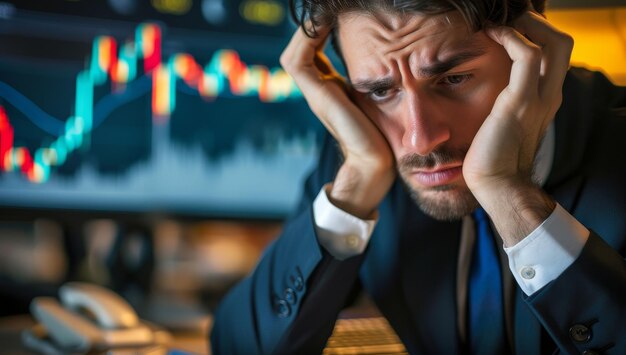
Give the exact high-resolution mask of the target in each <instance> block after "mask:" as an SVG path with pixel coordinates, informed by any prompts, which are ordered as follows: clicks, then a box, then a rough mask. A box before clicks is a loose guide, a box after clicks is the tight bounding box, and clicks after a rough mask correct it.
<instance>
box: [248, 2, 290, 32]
mask: <svg viewBox="0 0 626 355" xmlns="http://www.w3.org/2000/svg"><path fill="white" fill-rule="evenodd" d="M239 13H240V14H241V16H242V17H243V18H245V19H246V20H247V21H249V22H251V23H258V24H262V25H267V26H276V25H278V24H280V23H281V22H282V21H283V18H284V16H285V10H284V9H283V6H282V5H281V4H280V3H278V2H276V1H270V0H250V1H246V2H243V3H242V4H241V5H240V6H239Z"/></svg>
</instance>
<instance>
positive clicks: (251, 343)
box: [211, 0, 626, 354]
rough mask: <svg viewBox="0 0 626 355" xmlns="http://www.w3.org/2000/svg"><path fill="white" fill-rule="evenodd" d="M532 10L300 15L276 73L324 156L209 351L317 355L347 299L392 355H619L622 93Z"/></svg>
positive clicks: (624, 278)
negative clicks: (305, 114) (380, 322)
mask: <svg viewBox="0 0 626 355" xmlns="http://www.w3.org/2000/svg"><path fill="white" fill-rule="evenodd" d="M292 6H293V4H292ZM543 7H544V4H543V2H542V1H535V3H534V4H532V5H531V4H527V3H526V2H524V1H519V0H510V1H506V0H502V1H498V0H482V1H481V0H474V1H470V0H450V1H438V0H414V1H401V2H400V1H371V2H370V1H358V0H354V1H350V0H341V1H340V0H325V1H303V3H302V9H303V13H302V15H301V17H300V20H301V24H302V26H301V27H302V28H300V29H299V30H298V32H297V33H296V34H295V35H294V37H293V39H292V41H291V42H290V44H289V45H288V47H287V48H286V49H285V52H284V53H283V55H282V57H281V63H282V65H283V66H284V67H285V69H286V70H287V71H288V72H289V73H290V74H291V75H292V76H293V77H294V79H295V80H296V82H297V84H298V86H299V87H300V89H301V90H302V92H303V94H304V97H305V98H306V100H307V102H308V104H309V106H310V107H311V109H312V110H313V112H314V113H315V114H316V115H317V117H318V118H319V119H320V120H321V122H322V123H323V124H324V125H325V127H326V128H327V129H328V131H329V132H330V134H331V135H332V137H333V138H334V140H335V141H336V143H334V142H332V139H329V142H327V144H326V145H325V147H324V149H323V151H322V154H321V157H320V162H319V166H318V168H317V169H316V171H315V172H314V173H313V174H312V176H311V177H310V178H309V180H308V181H307V184H306V186H305V193H304V198H303V199H302V202H301V204H300V206H299V209H298V211H297V213H295V214H294V216H293V217H292V218H291V219H290V220H289V221H288V223H287V224H286V225H285V227H284V231H283V233H282V235H281V236H280V238H278V240H277V241H276V242H275V243H273V244H272V245H271V246H270V247H269V248H268V250H267V251H266V253H265V254H264V256H263V258H262V260H261V261H260V262H259V264H258V266H257V268H256V270H255V271H254V273H253V274H252V275H251V276H249V277H248V278H246V279H245V280H244V281H242V282H241V283H240V284H239V285H238V286H236V287H235V288H234V289H233V290H232V291H231V292H230V294H229V295H228V296H227V297H226V298H225V299H224V301H223V302H222V305H221V306H220V308H219V309H218V311H217V313H216V322H215V326H214V330H213V333H212V336H211V342H212V347H213V350H214V352H215V353H219V354H222V353H223V354H232V353H238V354H252V353H294V354H301V353H319V352H321V350H322V349H323V347H324V344H325V342H326V340H327V338H328V336H329V335H330V333H331V331H332V328H333V324H334V321H335V319H336V317H337V314H338V312H339V311H340V310H341V309H342V307H344V306H345V304H346V302H347V301H349V299H350V295H351V294H352V292H353V291H354V289H355V288H357V287H360V286H362V287H363V289H364V290H365V291H366V292H368V293H369V295H370V296H371V297H372V299H373V301H374V302H375V303H376V305H377V306H378V308H379V309H380V311H381V312H382V314H383V315H384V316H385V317H386V318H387V319H388V321H389V323H390V324H391V326H392V327H393V328H394V330H395V331H396V332H397V333H398V335H399V337H400V338H401V340H402V341H403V343H404V344H405V346H406V348H407V350H408V351H409V352H410V353H415V354H455V353H476V354H503V353H518V354H538V353H542V354H552V353H554V352H558V351H560V352H561V353H568V354H573V353H582V352H586V353H589V354H591V353H607V354H623V353H626V321H625V319H626V263H625V262H624V254H626V222H625V220H626V218H624V216H626V186H625V185H624V181H626V168H625V167H624V164H623V163H622V161H623V157H622V154H623V152H626V143H625V140H624V139H623V138H622V137H621V135H622V134H623V133H624V132H626V117H625V115H624V109H621V110H618V109H614V108H616V107H623V106H626V91H625V90H624V89H623V88H617V87H614V86H612V85H611V84H610V82H608V80H606V79H605V78H604V77H602V76H601V75H600V74H597V73H591V72H588V71H584V70H580V69H572V70H570V71H569V72H568V65H569V56H570V52H571V49H572V46H573V43H572V40H571V38H570V37H569V36H567V35H566V34H563V33H561V32H559V31H558V30H556V29H555V28H553V27H552V26H551V25H550V24H549V23H548V22H547V21H546V20H545V19H544V18H543V17H542V16H541V15H540V14H539V13H537V12H535V11H534V9H536V10H539V11H542V10H543ZM329 35H330V36H333V41H334V43H335V45H336V49H337V50H338V51H339V52H340V54H341V56H342V59H343V61H344V64H345V66H346V70H347V74H348V82H347V83H344V81H343V80H342V79H341V78H340V77H339V76H338V75H337V74H336V72H335V71H334V69H333V68H332V66H331V65H330V62H329V61H328V60H327V59H326V58H325V57H324V55H323V53H322V48H323V46H324V43H325V41H326V38H327V37H328V36H329ZM561 103H562V105H561ZM557 111H558V112H557ZM555 116H556V118H555ZM337 148H338V149H337ZM338 150H340V152H339V151H338ZM487 215H488V217H489V218H488V219H486V216H487ZM489 220H490V221H491V226H490V224H489V223H488V221H489ZM372 231H373V232H372ZM370 235H371V236H370ZM494 241H495V242H494ZM498 250H503V252H502V254H500V253H499V252H498ZM507 266H508V267H507Z"/></svg>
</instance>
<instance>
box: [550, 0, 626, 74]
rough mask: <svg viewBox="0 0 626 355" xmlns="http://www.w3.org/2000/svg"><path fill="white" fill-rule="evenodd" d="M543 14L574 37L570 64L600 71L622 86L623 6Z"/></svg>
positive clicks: (625, 59)
mask: <svg viewBox="0 0 626 355" xmlns="http://www.w3.org/2000/svg"><path fill="white" fill-rule="evenodd" d="M546 16H547V18H548V20H549V21H550V22H551V23H553V24H554V25H555V26H556V27H557V28H558V29H560V30H561V31H563V32H566V33H569V34H570V35H571V36H572V37H574V50H573V52H572V59H571V63H572V65H576V66H583V67H587V68H589V69H594V70H601V71H602V72H604V73H605V74H607V75H608V76H609V77H610V78H611V80H612V81H613V82H615V83H617V84H620V85H626V7H612V8H601V9H582V10H581V9H575V10H570V9H567V10H549V11H547V12H546Z"/></svg>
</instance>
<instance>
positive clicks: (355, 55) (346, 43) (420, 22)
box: [338, 12, 486, 76]
mask: <svg viewBox="0 0 626 355" xmlns="http://www.w3.org/2000/svg"><path fill="white" fill-rule="evenodd" d="M338 30H339V42H340V43H339V44H340V46H341V50H342V53H343V56H344V59H345V62H346V64H347V65H348V68H347V69H348V71H349V72H351V71H352V70H353V69H357V67H359V68H360V69H361V70H358V71H359V72H362V71H363V70H366V71H370V70H375V71H376V72H378V73H379V74H381V72H382V71H388V70H389V69H390V68H387V69H386V70H384V69H383V68H382V67H380V66H381V65H384V64H383V63H385V62H388V60H389V58H393V57H395V58H402V57H404V58H408V57H411V58H412V59H411V61H412V62H415V63H414V64H415V65H416V66H417V67H420V66H427V67H428V66H431V65H434V64H437V63H438V62H441V61H445V60H446V58H449V57H451V56H454V55H456V54H458V53H459V52H462V51H465V52H468V51H470V52H472V53H476V52H477V51H482V50H483V49H484V48H485V46H486V37H485V36H484V35H478V33H474V32H473V31H471V30H470V29H469V27H468V26H467V24H466V23H465V22H464V20H463V19H462V16H461V15H460V14H459V13H458V12H448V13H444V14H438V15H425V14H422V13H407V14H393V13H388V12H380V13H377V14H371V13H364V12H358V13H347V14H342V15H340V17H339V28H338ZM418 58H419V59H418ZM372 65H374V66H377V67H379V68H378V69H374V68H372ZM351 67H352V68H351ZM416 69H417V68H416ZM349 74H354V73H349ZM359 74H363V75H367V74H366V73H359ZM350 76H352V75H350ZM368 76H369V75H368Z"/></svg>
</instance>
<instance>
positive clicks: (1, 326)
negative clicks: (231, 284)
mask: <svg viewBox="0 0 626 355" xmlns="http://www.w3.org/2000/svg"><path fill="white" fill-rule="evenodd" d="M34 324H35V321H34V319H33V318H32V317H31V316H30V315H19V316H12V317H4V318H0V353H3V354H16V355H17V354H25V355H26V354H38V353H37V352H34V351H31V350H30V349H28V348H26V347H25V346H24V344H23V343H22V331H23V330H24V329H28V328H30V327H32V326H33V325H34ZM207 332H208V329H207V330H206V331H204V330H202V331H194V332H191V331H190V332H174V333H172V335H173V341H172V343H171V344H169V347H170V348H171V349H172V350H179V351H181V352H183V353H189V354H208V355H210V353H209V342H208V337H207Z"/></svg>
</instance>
